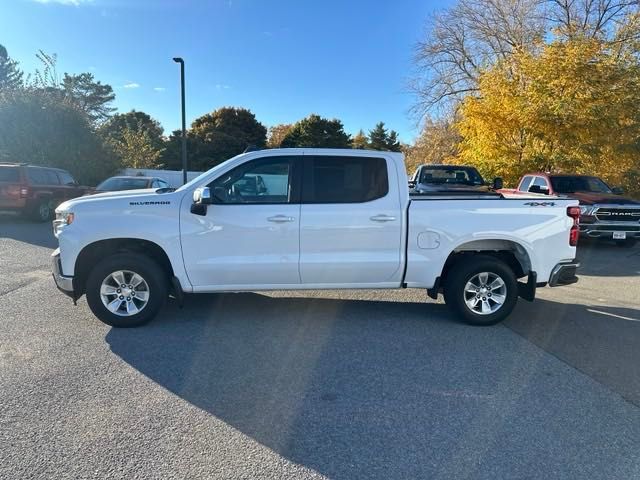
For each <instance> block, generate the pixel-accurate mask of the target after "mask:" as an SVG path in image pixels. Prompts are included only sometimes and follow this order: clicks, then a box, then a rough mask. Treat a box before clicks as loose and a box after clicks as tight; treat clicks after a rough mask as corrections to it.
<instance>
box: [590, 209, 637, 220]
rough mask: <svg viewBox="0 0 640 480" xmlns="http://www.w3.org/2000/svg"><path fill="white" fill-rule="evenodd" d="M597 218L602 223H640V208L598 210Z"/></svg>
mask: <svg viewBox="0 0 640 480" xmlns="http://www.w3.org/2000/svg"><path fill="white" fill-rule="evenodd" d="M596 218H597V219H598V220H600V221H601V222H640V208H598V210H597V211H596Z"/></svg>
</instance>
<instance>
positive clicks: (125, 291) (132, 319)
mask: <svg viewBox="0 0 640 480" xmlns="http://www.w3.org/2000/svg"><path fill="white" fill-rule="evenodd" d="M258 177H259V178H260V188H259V189H247V188H245V186H246V185H247V184H250V183H252V182H253V183H256V179H257V178H258ZM406 179H407V175H406V171H405V167H404V159H403V156H402V154H399V153H391V152H377V151H376V152H372V151H364V150H333V149H274V150H265V151H253V152H248V153H244V154H241V155H238V156H236V157H234V158H232V159H230V160H227V161H226V162H224V163H222V164H220V165H217V166H216V167H214V168H212V169H211V170H209V171H208V172H205V173H203V174H202V175H200V176H199V177H197V178H195V179H194V180H192V181H190V182H189V183H187V184H185V185H183V186H182V187H180V188H178V189H177V190H174V189H170V188H161V189H146V190H135V191H124V192H112V193H104V194H98V195H93V196H88V197H83V198H78V199H74V200H71V201H68V202H65V203H63V204H62V205H60V207H59V208H58V209H57V210H56V220H55V221H54V224H53V228H54V233H55V236H56V237H57V238H58V242H59V248H58V249H56V250H55V252H54V253H53V254H52V257H51V258H52V267H53V277H54V280H55V282H56V284H57V286H58V287H59V289H60V290H62V291H63V292H65V293H66V294H67V295H69V296H70V297H72V299H73V300H74V302H75V301H76V300H77V299H78V298H79V297H80V296H82V295H83V294H86V297H87V303H88V304H89V307H90V308H91V310H92V311H93V313H94V314H95V315H96V316H97V317H98V318H99V319H100V320H102V321H103V322H105V323H107V324H108V325H112V326H115V327H132V326H137V325H141V324H143V323H145V322H147V321H149V320H150V319H152V318H153V317H154V316H156V314H158V312H159V311H160V309H161V307H162V305H163V303H164V302H165V300H166V298H167V297H168V296H169V295H170V294H171V295H173V296H174V297H175V298H176V300H177V301H178V302H182V301H183V298H184V294H185V293H200V292H221V291H232V292H237V291H260V290H300V289H391V288H420V289H425V290H426V292H427V293H428V295H429V296H430V297H432V298H437V296H438V294H439V293H441V292H442V293H443V294H444V298H445V301H446V303H447V304H448V305H449V307H450V308H451V309H453V311H454V312H456V314H457V315H458V316H459V317H460V318H461V319H462V320H464V321H466V322H468V323H470V324H474V325H490V324H494V323H497V322H499V321H500V320H502V319H504V318H505V317H506V316H507V315H509V313H510V312H511V311H512V310H513V308H514V306H515V304H516V301H517V300H518V297H523V298H524V299H526V300H533V299H534V297H535V292H536V288H537V287H540V286H544V285H547V284H548V285H550V286H558V285H565V284H570V283H574V282H576V281H577V280H578V279H577V277H576V275H575V272H576V268H577V266H578V264H577V263H576V261H575V259H574V258H575V253H576V242H577V238H578V236H577V229H578V217H579V213H580V211H579V209H578V207H577V205H578V202H577V201H576V200H553V201H549V202H541V201H539V199H534V200H531V199H528V198H518V199H511V200H509V199H505V198H503V197H502V196H501V195H499V194H493V195H490V196H488V195H477V194H475V193H473V192H458V193H454V194H447V195H435V196H430V195H419V194H415V195H410V194H409V189H408V188H407V180H406Z"/></svg>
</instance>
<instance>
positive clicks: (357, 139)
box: [351, 129, 369, 150]
mask: <svg viewBox="0 0 640 480" xmlns="http://www.w3.org/2000/svg"><path fill="white" fill-rule="evenodd" d="M351 147H352V148H357V149H360V150H366V149H368V148H369V137H367V135H366V134H365V133H364V130H362V129H360V130H358V133H356V134H355V135H354V137H353V139H352V140H351Z"/></svg>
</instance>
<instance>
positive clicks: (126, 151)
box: [108, 127, 162, 168]
mask: <svg viewBox="0 0 640 480" xmlns="http://www.w3.org/2000/svg"><path fill="white" fill-rule="evenodd" d="M108 143H109V145H110V146H111V148H112V149H113V151H114V153H115V154H116V155H117V157H118V159H119V163H120V166H121V167H125V168H126V167H131V168H161V167H162V164H161V163H160V155H161V154H162V150H161V148H159V147H158V146H156V145H154V141H153V139H152V138H151V135H150V134H149V131H148V130H144V129H141V128H135V127H133V128H132V127H125V128H124V129H122V130H121V131H120V132H119V135H118V137H117V138H115V137H112V138H109V140H108Z"/></svg>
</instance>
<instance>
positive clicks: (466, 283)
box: [444, 255, 518, 325]
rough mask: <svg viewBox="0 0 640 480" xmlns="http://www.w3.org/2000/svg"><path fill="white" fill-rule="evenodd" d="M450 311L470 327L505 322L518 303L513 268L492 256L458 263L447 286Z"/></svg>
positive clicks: (476, 257) (477, 257) (516, 284)
mask: <svg viewBox="0 0 640 480" xmlns="http://www.w3.org/2000/svg"><path fill="white" fill-rule="evenodd" d="M444 299H445V302H446V303H447V305H448V306H449V308H451V309H452V310H453V311H454V312H455V313H456V314H458V315H459V316H460V317H462V319H463V320H464V321H465V322H466V323H468V324H470V325H494V324H496V323H498V322H500V321H502V320H504V319H505V318H506V317H507V316H508V315H509V314H510V313H511V311H512V310H513V309H514V307H515V306H516V302H517V301H518V281H517V279H516V276H515V274H514V273H513V271H512V270H511V268H509V266H508V265H507V264H506V263H504V262H503V261H501V260H499V259H497V258H495V257H491V256H488V255H478V256H475V257H471V258H467V259H465V260H464V261H459V262H457V263H456V264H455V265H454V266H453V267H452V269H451V270H450V271H449V273H448V275H447V278H446V280H445V285H444Z"/></svg>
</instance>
